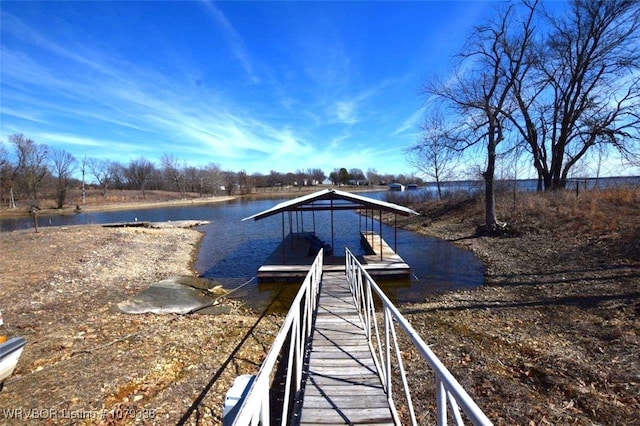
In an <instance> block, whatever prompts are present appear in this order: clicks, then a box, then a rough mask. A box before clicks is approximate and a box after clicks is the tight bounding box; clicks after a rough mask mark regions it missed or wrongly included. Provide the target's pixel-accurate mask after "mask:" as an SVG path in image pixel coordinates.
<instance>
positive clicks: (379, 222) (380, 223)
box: [378, 210, 383, 260]
mask: <svg viewBox="0 0 640 426" xmlns="http://www.w3.org/2000/svg"><path fill="white" fill-rule="evenodd" d="M378 224H379V225H380V226H379V228H378V229H380V260H382V256H383V255H382V210H380V220H379V221H378Z"/></svg>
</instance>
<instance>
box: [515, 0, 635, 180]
mask: <svg viewBox="0 0 640 426" xmlns="http://www.w3.org/2000/svg"><path fill="white" fill-rule="evenodd" d="M545 18H546V20H547V22H548V23H549V24H550V26H551V28H552V31H551V33H550V34H549V36H548V38H547V39H546V40H544V41H545V42H544V43H540V44H539V45H538V48H537V49H536V50H530V51H529V52H530V56H529V58H530V61H529V64H530V65H531V68H529V69H528V72H527V73H522V74H521V75H520V77H519V78H517V81H516V84H514V85H513V86H512V88H513V94H514V98H515V100H516V101H517V104H518V110H519V114H518V117H515V118H513V119H512V120H513V123H514V125H515V126H516V128H517V129H518V130H519V132H520V133H521V135H522V136H523V137H524V139H525V140H526V141H527V143H528V144H529V146H530V150H531V152H532V154H533V164H534V166H535V168H536V170H537V171H538V176H539V189H541V188H542V187H543V186H544V188H545V189H546V190H553V189H560V188H564V187H565V185H566V181H567V176H568V175H569V173H570V171H571V168H572V167H574V166H575V165H576V164H577V163H578V162H579V161H580V160H581V159H582V158H583V157H584V156H585V155H586V154H587V152H589V151H590V150H591V149H594V147H596V146H598V145H601V146H613V147H615V149H617V150H618V151H619V152H620V153H621V154H622V155H623V156H625V157H626V158H627V159H629V160H631V161H633V160H634V159H637V158H638V156H639V154H638V153H639V149H638V148H639V145H638V141H639V140H640V135H639V134H638V128H639V127H640V115H639V114H638V113H637V111H638V109H640V73H638V69H639V67H640V49H638V43H639V41H640V40H639V35H640V34H639V28H640V6H639V3H638V2H635V1H631V0H621V1H606V0H575V1H573V2H572V4H571V8H570V12H569V13H568V14H567V15H566V16H565V15H563V16H550V15H545Z"/></svg>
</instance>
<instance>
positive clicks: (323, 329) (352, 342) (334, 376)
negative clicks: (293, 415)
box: [298, 272, 394, 425]
mask: <svg viewBox="0 0 640 426" xmlns="http://www.w3.org/2000/svg"><path fill="white" fill-rule="evenodd" d="M312 339H313V340H312V341H313V343H312V349H311V354H310V358H309V371H308V376H307V380H306V385H305V389H304V397H303V402H302V409H301V412H300V415H299V422H298V424H301V425H338V424H358V425H393V424H394V422H393V417H392V415H391V409H390V408H389V402H388V401H387V397H386V394H385V393H384V390H383V388H382V384H381V383H380V378H379V377H378V373H377V371H376V367H375V365H374V362H373V358H372V356H371V351H370V349H369V344H368V342H367V337H366V335H365V332H364V329H363V327H362V324H361V321H360V317H359V316H358V312H357V311H356V308H355V305H354V303H353V297H352V296H351V291H350V290H349V284H348V283H347V279H346V276H345V275H344V273H339V272H325V273H323V278H322V287H321V289H320V301H319V304H318V314H317V318H316V323H315V328H314V331H313V336H312Z"/></svg>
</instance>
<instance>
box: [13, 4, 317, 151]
mask: <svg viewBox="0 0 640 426" xmlns="http://www.w3.org/2000/svg"><path fill="white" fill-rule="evenodd" d="M216 10H217V9H216ZM3 16H4V15H3ZM219 19H220V20H221V21H220V22H221V23H222V24H224V22H226V21H224V16H222V15H220V16H219ZM13 23H14V26H13V28H14V29H19V30H20V31H24V30H25V26H24V25H21V23H20V21H19V20H17V19H13ZM227 24H228V23H227ZM223 26H224V28H226V30H225V31H227V32H228V33H229V34H230V37H231V38H234V37H235V36H233V34H235V33H234V31H233V28H232V27H231V26H227V25H226V24H224V25H223ZM30 30H31V31H32V34H31V35H30V36H29V37H28V39H29V41H30V42H31V43H32V44H36V46H34V47H36V48H37V49H38V50H39V51H44V52H46V54H47V55H53V56H55V57H62V58H65V59H67V60H68V61H69V62H70V63H72V64H73V65H74V67H75V68H79V69H80V71H82V68H84V69H85V70H87V71H89V70H90V72H77V73H74V74H73V76H72V77H71V78H70V76H69V75H67V72H66V70H64V69H62V70H60V69H55V68H53V67H52V66H50V65H49V64H48V63H47V62H46V61H44V60H42V59H41V57H40V56H37V55H34V54H32V53H30V52H27V51H22V52H17V51H13V50H9V49H7V48H5V46H2V54H3V60H4V59H6V58H8V59H10V61H8V62H9V64H10V65H9V66H6V67H3V69H2V78H3V82H6V83H7V84H8V85H9V86H10V87H9V90H5V92H4V93H3V98H7V97H11V98H14V99H19V100H20V102H21V104H22V105H29V106H37V107H38V108H39V110H41V111H44V112H43V114H45V115H44V116H41V117H39V120H38V122H39V123H40V124H46V123H47V122H54V121H55V122H56V127H58V128H63V127H64V121H65V120H74V121H78V120H80V119H85V120H86V119H89V122H91V123H92V124H93V125H94V126H92V127H94V128H95V127H99V128H100V129H107V132H109V133H110V136H109V135H105V136H104V137H100V138H96V137H95V135H93V134H92V133H93V131H94V130H95V129H91V128H88V129H83V130H82V131H81V132H79V133H78V134H77V135H73V136H72V135H68V134H66V133H65V132H58V133H57V134H54V133H53V132H48V133H47V132H42V131H37V126H34V127H33V130H32V133H33V134H34V135H37V136H39V137H41V138H42V139H43V140H42V142H48V141H58V142H59V143H65V144H68V145H73V146H84V147H87V148H91V147H93V148H96V149H98V148H101V147H106V146H108V147H111V148H117V150H118V152H121V153H131V152H133V151H134V150H133V149H129V148H128V145H126V144H127V142H128V143H129V144H130V146H140V141H141V140H142V141H143V142H144V143H152V144H153V143H154V142H155V147H156V149H157V148H159V147H162V148H173V149H175V150H177V151H184V152H185V153H187V152H198V153H199V154H200V159H201V160H202V161H205V162H208V161H207V160H205V158H206V157H205V158H203V157H202V155H206V154H209V155H210V156H211V158H214V159H215V160H216V161H221V162H224V161H225V158H226V159H229V160H233V159H242V158H243V157H247V156H248V154H249V153H252V154H253V153H263V154H264V155H265V156H267V155H269V156H278V155H280V156H284V155H289V156H291V155H307V154H310V153H311V152H312V151H313V148H312V147H311V145H310V144H309V143H307V142H305V141H304V140H303V138H302V137H300V136H299V135H297V134H296V132H295V131H294V130H293V129H292V128H291V127H289V126H274V125H272V124H270V123H267V122H262V121H258V120H256V119H255V118H251V117H253V116H254V114H252V113H251V111H249V110H246V109H243V108H239V107H237V106H236V105H235V104H234V103H233V102H230V101H228V100H227V99H225V98H224V97H222V96H221V95H216V94H213V93H212V94H211V96H207V97H206V102H204V101H202V100H197V99H194V98H193V97H191V96H189V94H188V93H189V90H188V88H186V87H185V86H184V84H183V83H181V82H176V81H170V80H168V79H167V77H166V76H164V75H160V74H158V73H156V72H155V71H153V70H150V69H148V68H143V67H140V66H137V65H135V64H131V63H128V62H127V61H125V60H124V59H122V58H118V57H110V56H107V55H105V54H104V53H102V52H100V51H96V50H93V49H92V48H91V47H90V46H82V45H76V46H74V52H70V51H69V50H67V49H66V48H65V47H63V46H62V45H60V44H57V43H54V42H52V41H49V40H47V39H46V38H45V37H43V36H39V35H38V33H37V29H30ZM232 36H233V37H232ZM234 43H235V44H234V46H235V48H236V49H237V50H236V53H237V54H238V55H239V57H243V58H246V55H244V54H243V53H242V44H241V40H240V39H239V38H238V39H237V40H235V42H234ZM244 63H245V64H246V65H247V71H248V72H251V68H250V66H249V65H250V63H249V62H248V60H247V61H245V62H244ZM123 64H126V66H124V67H123ZM34 86H35V87H40V88H41V89H42V91H39V92H38V93H35V92H34V91H33V90H31V89H29V88H33V87H34ZM17 111H18V109H16V110H14V115H16V114H18V112H17ZM54 117H55V119H54ZM24 118H27V117H24ZM32 121H34V122H35V120H32ZM34 124H35V123H34ZM114 124H115V125H116V129H117V131H116V130H114V126H113V125H114ZM5 127H6V126H5ZM130 130H131V131H135V133H134V134H131V133H129V131H130ZM25 132H26V130H25ZM116 135H117V136H119V137H118V138H115V137H114V136H116ZM83 141H84V142H83ZM102 141H107V142H102ZM160 154H161V153H157V155H158V156H159V155H160ZM89 155H91V154H89ZM180 155H181V154H180V152H176V156H178V157H179V156H180Z"/></svg>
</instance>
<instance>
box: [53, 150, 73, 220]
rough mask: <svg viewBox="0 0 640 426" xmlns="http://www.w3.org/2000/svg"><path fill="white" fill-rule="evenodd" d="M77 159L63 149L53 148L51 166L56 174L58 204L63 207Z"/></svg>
mask: <svg viewBox="0 0 640 426" xmlns="http://www.w3.org/2000/svg"><path fill="white" fill-rule="evenodd" d="M75 163H76V159H75V158H74V157H73V155H71V154H69V153H68V152H66V151H65V150H63V149H56V148H54V149H52V150H51V166H52V171H53V174H54V175H55V176H56V205H57V208H59V209H61V208H62V207H64V202H65V201H66V199H67V189H68V188H69V181H70V180H71V176H72V175H73V172H74V171H75Z"/></svg>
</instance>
